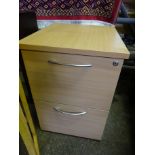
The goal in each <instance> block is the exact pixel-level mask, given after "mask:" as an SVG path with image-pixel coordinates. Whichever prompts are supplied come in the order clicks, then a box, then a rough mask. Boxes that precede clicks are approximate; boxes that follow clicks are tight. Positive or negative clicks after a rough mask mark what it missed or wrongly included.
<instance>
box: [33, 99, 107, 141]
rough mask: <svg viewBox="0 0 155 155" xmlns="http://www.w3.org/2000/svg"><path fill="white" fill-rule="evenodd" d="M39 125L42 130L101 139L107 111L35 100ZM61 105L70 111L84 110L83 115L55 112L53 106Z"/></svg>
mask: <svg viewBox="0 0 155 155" xmlns="http://www.w3.org/2000/svg"><path fill="white" fill-rule="evenodd" d="M35 106H36V110H37V114H38V118H39V123H40V126H41V128H42V129H43V130H47V131H53V132H58V133H64V134H69V135H75V136H80V137H85V138H92V139H97V140H101V138H102V134H103V129H104V127H105V124H106V120H107V117H108V112H106V111H103V110H96V109H91V108H83V107H77V106H70V105H63V104H56V103H54V104H51V103H49V102H45V101H41V100H35ZM56 106H60V107H61V106H62V107H63V108H65V109H69V110H70V111H73V112H75V111H80V110H81V111H86V112H87V113H86V114H84V115H75V116H73V115H69V114H63V113H60V112H57V111H55V110H54V107H56Z"/></svg>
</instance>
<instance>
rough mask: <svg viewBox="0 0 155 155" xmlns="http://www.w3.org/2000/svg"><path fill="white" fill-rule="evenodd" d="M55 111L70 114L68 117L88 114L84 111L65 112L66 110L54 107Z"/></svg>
mask: <svg viewBox="0 0 155 155" xmlns="http://www.w3.org/2000/svg"><path fill="white" fill-rule="evenodd" d="M53 109H54V110H55V111H57V112H60V113H62V114H68V115H74V116H77V115H84V114H86V113H87V112H86V111H83V112H69V111H64V110H62V109H60V107H53Z"/></svg>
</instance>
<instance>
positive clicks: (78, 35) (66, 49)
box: [19, 24, 129, 59]
mask: <svg viewBox="0 0 155 155" xmlns="http://www.w3.org/2000/svg"><path fill="white" fill-rule="evenodd" d="M19 46H20V49H24V50H37V51H38V50H40V51H47V52H60V53H70V54H81V55H91V56H104V57H111V58H123V59H127V58H128V57H129V51H128V50H127V48H126V46H125V44H124V43H123V41H122V40H121V38H120V36H119V34H118V33H117V30H116V29H115V27H114V26H104V27H102V26H92V25H91V26H88V25H74V24H54V25H51V26H48V27H46V28H45V29H42V30H40V31H38V32H36V33H34V34H32V35H30V36H28V37H26V38H24V39H22V40H20V45H19Z"/></svg>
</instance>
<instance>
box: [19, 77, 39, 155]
mask: <svg viewBox="0 0 155 155" xmlns="http://www.w3.org/2000/svg"><path fill="white" fill-rule="evenodd" d="M19 94H20V99H21V105H22V106H21V105H19V131H20V134H21V137H22V139H23V141H24V143H25V146H26V148H27V150H28V153H29V155H39V154H40V153H39V147H38V140H37V135H36V131H35V128H34V124H33V120H32V117H31V114H30V110H29V107H28V103H27V100H26V96H25V93H24V89H23V86H22V83H21V80H20V81H19ZM21 107H23V109H22V108H21ZM24 114H25V115H24Z"/></svg>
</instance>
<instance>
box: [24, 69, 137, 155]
mask: <svg viewBox="0 0 155 155" xmlns="http://www.w3.org/2000/svg"><path fill="white" fill-rule="evenodd" d="M36 122H37V121H36ZM36 130H37V134H38V140H39V147H40V152H41V155H134V71H133V70H123V71H122V73H121V76H120V79H119V82H118V85H117V89H116V92H115V95H114V98H113V102H112V106H111V110H110V114H109V116H108V120H107V123H106V127H105V130H104V133H103V138H102V140H101V141H95V140H91V139H85V138H79V137H74V136H68V135H63V134H58V133H53V132H46V131H42V130H41V129H40V128H39V125H38V123H36ZM21 155H24V154H21Z"/></svg>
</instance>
